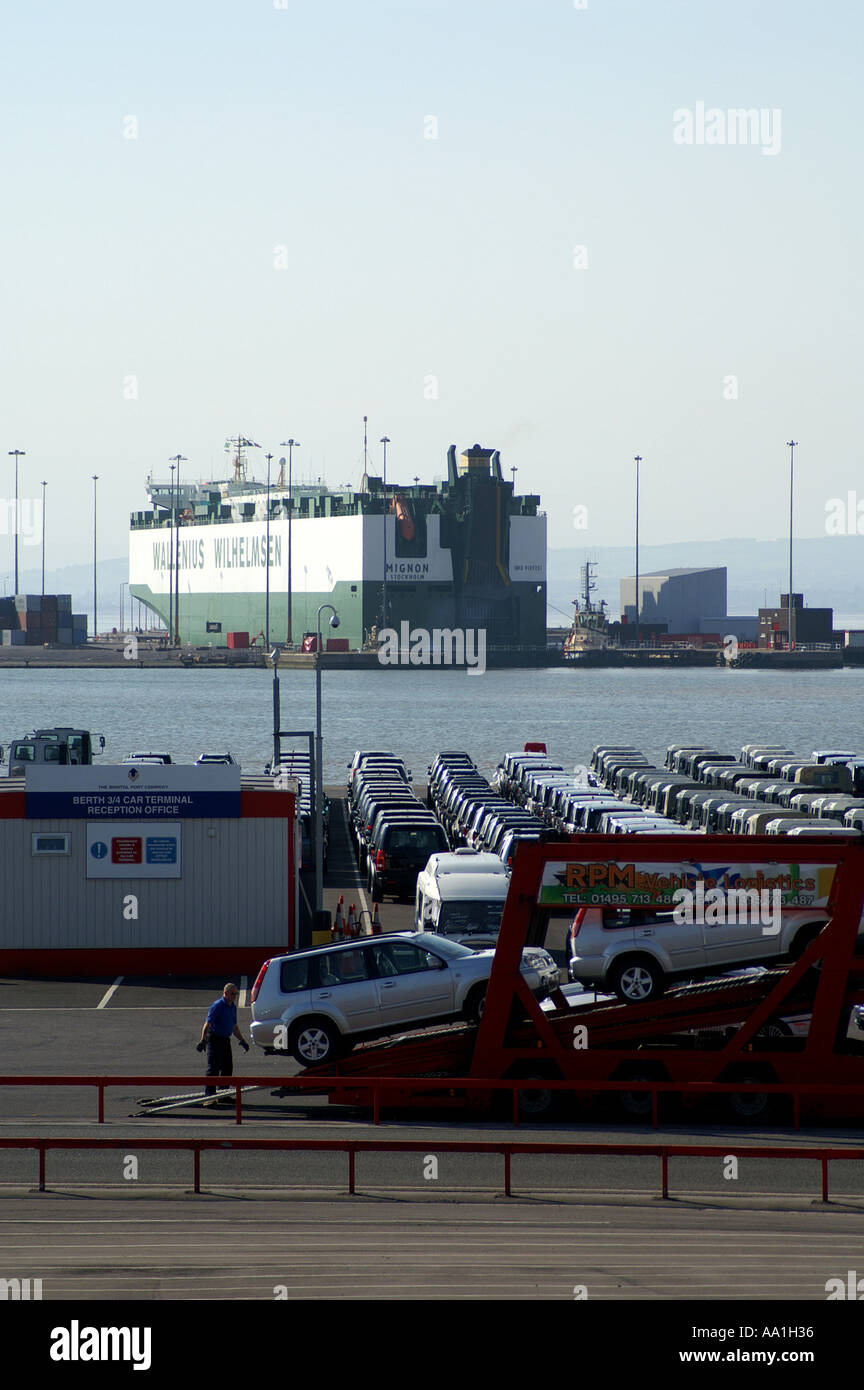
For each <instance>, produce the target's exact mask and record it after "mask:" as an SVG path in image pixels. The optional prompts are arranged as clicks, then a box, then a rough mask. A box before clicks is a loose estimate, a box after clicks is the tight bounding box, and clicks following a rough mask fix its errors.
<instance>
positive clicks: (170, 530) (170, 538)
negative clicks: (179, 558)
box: [166, 463, 177, 641]
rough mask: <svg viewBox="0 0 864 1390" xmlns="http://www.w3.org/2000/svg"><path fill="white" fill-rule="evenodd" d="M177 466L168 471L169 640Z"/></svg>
mask: <svg viewBox="0 0 864 1390" xmlns="http://www.w3.org/2000/svg"><path fill="white" fill-rule="evenodd" d="M176 466H177V465H176V464H174V463H169V465H168V471H169V472H170V474H171V484H170V488H169V493H168V496H169V498H170V505H169V507H168V622H167V624H166V626H167V628H168V639H169V641H170V639H171V634H172V632H173V631H174V469H175V468H176Z"/></svg>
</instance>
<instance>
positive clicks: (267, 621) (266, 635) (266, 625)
mask: <svg viewBox="0 0 864 1390" xmlns="http://www.w3.org/2000/svg"><path fill="white" fill-rule="evenodd" d="M266 457H267V548H266V549H267V553H266V558H265V561H264V563H265V565H266V567H267V568H266V578H265V581H264V583H265V589H264V595H265V597H264V645H265V647H269V646H270V464H271V463H272V461H273V455H272V454H267V456H266Z"/></svg>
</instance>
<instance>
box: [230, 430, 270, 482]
mask: <svg viewBox="0 0 864 1390" xmlns="http://www.w3.org/2000/svg"><path fill="white" fill-rule="evenodd" d="M260 447H261V446H260V444H256V443H255V441H254V440H253V439H247V438H246V437H245V435H242V434H238V435H236V436H235V437H234V438H233V439H229V440H228V441H227V442H226V444H225V449H226V451H228V450H230V449H232V448H233V450H234V482H235V483H237V484H239V485H240V486H243V485H245V484H246V483H247V482H248V481H249V477H248V473H247V468H246V450H247V449H260Z"/></svg>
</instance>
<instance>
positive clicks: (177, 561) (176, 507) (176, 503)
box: [173, 454, 187, 647]
mask: <svg viewBox="0 0 864 1390" xmlns="http://www.w3.org/2000/svg"><path fill="white" fill-rule="evenodd" d="M173 459H174V462H175V463H176V465H177V478H176V480H175V481H176V485H177V491H176V493H175V494H174V525H175V526H176V527H177V540H176V543H175V546H174V646H175V647H179V645H180V465H181V463H186V462H187V460H186V459H185V458H184V457H183V455H182V454H174V455H173Z"/></svg>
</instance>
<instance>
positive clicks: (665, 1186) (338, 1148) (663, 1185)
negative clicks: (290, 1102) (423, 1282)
mask: <svg viewBox="0 0 864 1390" xmlns="http://www.w3.org/2000/svg"><path fill="white" fill-rule="evenodd" d="M729 1148H730V1146H729V1144H723V1145H720V1144H692V1145H691V1144H572V1143H556V1144H552V1143H550V1144H544V1143H509V1142H499V1141H491V1142H490V1141H486V1140H477V1141H472V1140H468V1141H464V1140H450V1139H446V1140H441V1141H434V1140H433V1141H430V1140H428V1139H422V1140H419V1139H405V1140H401V1139H400V1140H379V1139H334V1140H331V1139H235V1140H232V1141H231V1142H230V1143H226V1141H225V1140H224V1139H51V1138H41V1139H0V1150H2V1149H32V1150H34V1151H35V1152H37V1153H38V1154H39V1191H40V1192H44V1191H45V1167H46V1156H47V1153H48V1151H49V1149H50V1150H71V1151H85V1152H93V1151H97V1152H98V1151H108V1150H112V1149H123V1150H125V1151H126V1152H128V1151H129V1149H138V1150H150V1151H152V1150H161V1151H163V1152H177V1151H191V1153H192V1163H193V1190H194V1191H195V1192H199V1193H200V1191H201V1155H202V1153H205V1152H209V1151H214V1152H217V1151H218V1152H220V1153H224V1152H225V1151H226V1150H227V1149H230V1150H231V1151H232V1152H233V1151H238V1150H239V1151H240V1152H244V1153H246V1152H264V1153H268V1152H269V1153H294V1152H297V1153H345V1154H347V1155H348V1193H349V1195H350V1196H354V1195H355V1193H356V1190H357V1181H356V1179H357V1174H356V1160H357V1155H358V1154H361V1153H396V1154H398V1153H422V1154H424V1155H427V1154H429V1153H433V1154H435V1155H436V1156H437V1155H438V1154H442V1153H464V1154H500V1155H501V1157H502V1158H503V1160H504V1182H503V1191H504V1196H505V1197H512V1196H513V1188H512V1181H511V1160H512V1158H513V1156H514V1154H557V1155H564V1156H567V1155H569V1156H571V1157H572V1156H574V1155H580V1154H589V1155H600V1154H603V1155H610V1154H611V1155H615V1156H617V1157H621V1156H622V1155H635V1156H636V1157H639V1158H645V1157H654V1158H659V1159H660V1190H661V1196H662V1197H664V1198H668V1196H669V1159H670V1158H722V1159H728V1158H729V1157H730V1154H729ZM735 1156H736V1157H741V1158H745V1157H746V1158H748V1159H750V1158H775V1159H790V1158H791V1159H809V1160H810V1161H811V1162H818V1163H819V1164H820V1165H821V1170H822V1201H823V1202H827V1201H828V1164H829V1162H832V1161H837V1162H843V1161H844V1160H847V1159H853V1160H855V1161H856V1162H859V1163H860V1162H861V1160H862V1159H864V1149H860V1148H858V1149H815V1148H814V1149H806V1148H789V1147H786V1146H782V1147H781V1146H777V1147H776V1148H773V1147H769V1146H765V1145H759V1146H755V1145H754V1146H752V1147H751V1146H750V1145H743V1146H742V1147H741V1148H740V1149H739V1151H738V1154H737V1155H735Z"/></svg>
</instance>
